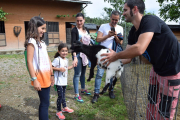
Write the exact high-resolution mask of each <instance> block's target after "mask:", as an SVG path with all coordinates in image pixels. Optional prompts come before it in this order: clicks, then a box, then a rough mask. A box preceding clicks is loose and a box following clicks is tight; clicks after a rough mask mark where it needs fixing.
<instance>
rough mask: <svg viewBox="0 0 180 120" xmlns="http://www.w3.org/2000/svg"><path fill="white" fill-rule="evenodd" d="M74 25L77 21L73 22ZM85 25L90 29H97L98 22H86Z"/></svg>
mask: <svg viewBox="0 0 180 120" xmlns="http://www.w3.org/2000/svg"><path fill="white" fill-rule="evenodd" d="M71 24H72V25H74V26H76V23H71ZM84 26H85V27H86V28H88V29H89V30H96V26H97V25H96V24H94V23H84Z"/></svg>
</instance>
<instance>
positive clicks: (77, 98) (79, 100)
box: [74, 95, 84, 103]
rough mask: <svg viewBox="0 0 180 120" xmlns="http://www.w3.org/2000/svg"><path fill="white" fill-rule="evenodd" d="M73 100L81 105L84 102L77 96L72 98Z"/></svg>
mask: <svg viewBox="0 0 180 120" xmlns="http://www.w3.org/2000/svg"><path fill="white" fill-rule="evenodd" d="M74 99H75V100H77V101H78V102H81V103H83V102H84V101H83V100H82V99H81V97H80V96H79V95H78V96H76V97H74Z"/></svg>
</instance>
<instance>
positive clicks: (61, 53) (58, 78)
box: [52, 43, 74, 120]
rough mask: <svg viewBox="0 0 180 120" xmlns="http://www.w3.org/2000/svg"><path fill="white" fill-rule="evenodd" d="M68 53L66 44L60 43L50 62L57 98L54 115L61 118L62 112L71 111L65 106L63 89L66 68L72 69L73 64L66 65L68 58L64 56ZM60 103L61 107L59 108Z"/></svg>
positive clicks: (64, 87)
mask: <svg viewBox="0 0 180 120" xmlns="http://www.w3.org/2000/svg"><path fill="white" fill-rule="evenodd" d="M67 54H68V46H67V44H65V43H60V44H59V46H58V52H57V53H56V54H55V56H54V58H55V59H54V61H53V62H52V67H53V70H54V79H55V86H56V88H57V93H58V99H57V113H56V116H57V117H58V118H59V119H61V120H63V119H65V116H64V115H63V114H62V112H68V113H72V112H74V110H73V109H70V108H68V107H67V106H66V100H65V91H66V85H67V75H68V70H69V69H72V68H73V66H69V67H68V59H67V58H66V56H67ZM61 105H62V107H63V109H61Z"/></svg>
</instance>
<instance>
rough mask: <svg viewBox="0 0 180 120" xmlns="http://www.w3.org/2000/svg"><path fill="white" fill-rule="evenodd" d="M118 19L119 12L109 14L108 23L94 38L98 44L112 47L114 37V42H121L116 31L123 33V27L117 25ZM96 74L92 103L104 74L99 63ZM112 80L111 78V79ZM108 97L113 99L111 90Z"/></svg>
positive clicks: (95, 99) (96, 97)
mask: <svg viewBox="0 0 180 120" xmlns="http://www.w3.org/2000/svg"><path fill="white" fill-rule="evenodd" d="M119 19H120V12H118V11H113V12H112V13H111V16H110V23H106V24H102V25H101V26H100V28H99V30H98V35H97V38H96V41H97V42H100V45H103V46H105V47H107V48H110V49H112V46H113V40H114V38H115V40H116V42H118V43H119V44H122V42H123V41H122V40H119V38H118V37H117V34H118V33H121V34H123V28H122V27H121V26H119V25H117V23H118V21H119ZM112 28H114V29H115V31H111V30H112ZM97 69H98V70H97V74H96V78H95V89H94V97H93V99H92V103H95V102H97V99H98V98H99V90H100V86H101V79H102V77H103V74H104V69H102V68H100V67H99V65H97ZM111 82H112V80H111ZM109 97H110V98H112V99H114V98H115V96H114V93H113V90H112V91H109Z"/></svg>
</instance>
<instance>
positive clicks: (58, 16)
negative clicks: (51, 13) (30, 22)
mask: <svg viewBox="0 0 180 120" xmlns="http://www.w3.org/2000/svg"><path fill="white" fill-rule="evenodd" d="M56 17H57V18H60V17H69V14H67V15H56Z"/></svg>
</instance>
